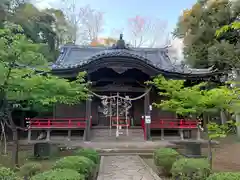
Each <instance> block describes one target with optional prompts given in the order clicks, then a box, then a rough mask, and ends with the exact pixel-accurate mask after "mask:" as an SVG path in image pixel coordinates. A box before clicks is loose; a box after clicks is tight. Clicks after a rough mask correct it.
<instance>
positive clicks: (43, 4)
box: [33, 0, 56, 9]
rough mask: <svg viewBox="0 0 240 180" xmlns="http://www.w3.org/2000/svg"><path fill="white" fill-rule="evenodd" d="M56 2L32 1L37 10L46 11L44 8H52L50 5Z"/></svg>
mask: <svg viewBox="0 0 240 180" xmlns="http://www.w3.org/2000/svg"><path fill="white" fill-rule="evenodd" d="M55 1H56V0H33V4H35V5H36V7H37V8H39V9H46V8H51V7H53V6H52V4H53V3H54V2H55Z"/></svg>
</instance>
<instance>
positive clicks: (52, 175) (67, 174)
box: [31, 169, 85, 180]
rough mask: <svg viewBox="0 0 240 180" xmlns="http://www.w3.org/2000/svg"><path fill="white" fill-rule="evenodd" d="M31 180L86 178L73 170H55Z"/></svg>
mask: <svg viewBox="0 0 240 180" xmlns="http://www.w3.org/2000/svg"><path fill="white" fill-rule="evenodd" d="M31 180H85V177H84V176H83V175H81V174H79V173H78V172H77V171H74V170H72V169H54V170H50V171H45V172H43V173H40V174H37V175H35V176H33V177H32V178H31Z"/></svg>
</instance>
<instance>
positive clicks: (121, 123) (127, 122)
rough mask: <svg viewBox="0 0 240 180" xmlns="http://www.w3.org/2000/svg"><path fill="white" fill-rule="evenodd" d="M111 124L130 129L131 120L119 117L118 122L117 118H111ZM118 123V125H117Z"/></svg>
mask: <svg viewBox="0 0 240 180" xmlns="http://www.w3.org/2000/svg"><path fill="white" fill-rule="evenodd" d="M111 121H112V122H111V124H112V126H117V125H118V126H122V127H130V120H129V119H127V120H126V119H125V118H124V117H119V118H118V120H117V117H114V116H113V117H112V118H111ZM117 121H118V123H117Z"/></svg>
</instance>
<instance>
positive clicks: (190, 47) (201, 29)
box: [174, 0, 240, 70]
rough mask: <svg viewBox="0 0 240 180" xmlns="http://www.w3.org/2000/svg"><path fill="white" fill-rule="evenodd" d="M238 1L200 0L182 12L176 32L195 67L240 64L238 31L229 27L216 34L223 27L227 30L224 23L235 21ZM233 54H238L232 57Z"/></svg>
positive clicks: (186, 55)
mask: <svg viewBox="0 0 240 180" xmlns="http://www.w3.org/2000/svg"><path fill="white" fill-rule="evenodd" d="M239 2H240V1H239V0H236V1H230V0H221V1H211V0H203V1H202V0H201V1H200V0H198V1H197V2H196V3H195V4H194V5H193V6H192V8H191V9H187V10H185V11H184V12H183V14H182V15H181V16H180V17H179V20H178V23H177V28H176V29H175V31H174V34H175V36H177V37H178V38H181V39H183V41H184V55H185V59H186V61H187V63H189V64H190V65H192V66H193V67H196V68H206V67H209V66H214V67H215V68H218V69H221V70H222V69H229V68H233V67H236V66H239V61H238V64H236V63H235V62H236V57H239V51H238V48H237V47H238V46H239V45H237V43H236V42H237V41H238V39H239V34H238V33H237V31H232V30H229V31H228V32H227V33H224V35H223V36H221V37H217V38H216V36H215V33H216V31H217V30H219V29H220V28H222V27H223V28H224V29H225V30H226V26H225V25H230V24H234V23H235V21H236V20H237V18H238V17H239V13H240V6H239V4H240V3H239ZM232 45H233V46H232ZM223 47H225V48H226V49H224V48H223ZM220 55H222V56H223V57H224V58H225V59H224V61H222V59H223V58H220V59H219V57H220ZM228 55H230V56H228ZM233 55H238V56H234V57H235V58H234V59H232V56H233Z"/></svg>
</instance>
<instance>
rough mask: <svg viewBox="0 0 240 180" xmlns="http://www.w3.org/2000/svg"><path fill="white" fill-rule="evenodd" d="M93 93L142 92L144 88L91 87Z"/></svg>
mask: <svg viewBox="0 0 240 180" xmlns="http://www.w3.org/2000/svg"><path fill="white" fill-rule="evenodd" d="M92 91H94V92H144V91H145V88H141V87H132V86H126V85H124V86H118V85H107V86H103V87H95V88H94V87H93V88H92Z"/></svg>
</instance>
